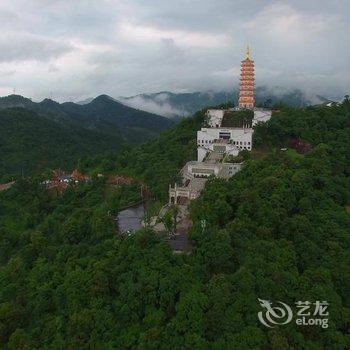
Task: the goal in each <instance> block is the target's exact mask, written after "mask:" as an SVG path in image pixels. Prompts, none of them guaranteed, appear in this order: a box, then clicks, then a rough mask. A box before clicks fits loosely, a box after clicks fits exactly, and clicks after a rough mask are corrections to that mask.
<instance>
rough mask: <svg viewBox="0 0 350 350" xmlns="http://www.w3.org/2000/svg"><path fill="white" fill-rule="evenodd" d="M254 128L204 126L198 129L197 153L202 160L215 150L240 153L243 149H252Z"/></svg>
mask: <svg viewBox="0 0 350 350" xmlns="http://www.w3.org/2000/svg"><path fill="white" fill-rule="evenodd" d="M252 140H253V129H252V128H250V127H246V128H202V129H201V130H199V131H197V147H198V148H197V155H198V158H197V159H198V161H199V162H202V161H203V160H204V158H205V156H206V155H207V154H208V153H210V152H213V151H219V152H222V153H226V154H227V155H233V156H236V155H238V152H239V151H241V150H244V149H246V150H249V151H250V150H251V149H252V142H253V141H252Z"/></svg>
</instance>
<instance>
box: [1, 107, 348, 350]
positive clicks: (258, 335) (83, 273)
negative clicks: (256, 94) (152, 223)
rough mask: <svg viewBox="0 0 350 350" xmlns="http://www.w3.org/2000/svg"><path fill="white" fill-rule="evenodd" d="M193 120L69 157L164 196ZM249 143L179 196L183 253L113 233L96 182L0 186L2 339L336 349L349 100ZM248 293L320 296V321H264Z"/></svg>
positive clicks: (344, 286) (146, 236) (265, 128)
mask: <svg viewBox="0 0 350 350" xmlns="http://www.w3.org/2000/svg"><path fill="white" fill-rule="evenodd" d="M202 121H203V113H198V114H197V115H196V116H195V117H194V118H193V119H188V120H185V121H183V122H182V123H180V124H179V125H178V126H176V127H175V128H174V129H172V130H169V131H166V132H165V133H163V134H162V135H161V136H159V137H158V138H157V139H155V140H152V141H149V142H147V143H146V144H145V145H144V146H142V147H137V148H135V149H129V150H128V151H126V153H125V154H123V155H119V156H118V155H116V156H113V155H109V156H105V157H92V158H84V159H82V160H81V162H80V167H81V168H85V169H92V171H96V172H97V171H100V170H101V169H102V170H106V171H111V172H112V171H118V172H124V173H126V174H129V175H132V176H137V177H139V178H140V179H143V180H144V181H145V182H147V183H148V184H149V185H150V188H151V189H152V190H153V192H154V193H155V194H156V195H157V197H159V198H161V199H162V198H165V196H166V191H167V181H169V180H171V179H172V178H174V177H176V171H177V170H178V169H179V168H181V166H182V165H183V164H184V162H185V161H186V160H187V159H189V158H190V157H192V156H193V153H194V152H195V131H196V129H197V128H198V126H199V125H200V124H201V122H202ZM296 141H297V142H296ZM301 142H304V143H308V144H309V145H310V149H308V150H307V151H305V150H303V151H300V150H298V147H295V145H298V143H299V144H300V143H301ZM255 145H256V146H257V148H258V149H257V152H255V153H254V152H253V154H252V157H251V159H249V160H247V161H246V163H245V166H244V168H243V169H242V171H241V172H239V173H238V174H236V175H235V176H234V177H233V178H231V179H230V180H229V181H224V180H219V179H211V180H209V182H208V183H207V186H206V188H205V190H204V192H203V194H202V196H201V197H200V198H199V199H197V200H195V201H194V202H192V203H191V207H190V210H191V217H192V219H193V228H192V230H191V233H190V235H191V237H192V239H193V242H194V248H193V251H192V254H190V255H182V254H180V255H173V254H172V252H171V250H170V248H169V247H168V245H167V244H166V243H165V242H164V241H163V239H162V238H161V237H159V236H157V235H156V234H155V233H153V232H152V231H149V230H141V231H140V232H137V233H136V234H134V235H133V236H130V237H120V236H118V235H116V234H115V223H114V220H113V218H112V217H111V216H109V214H110V213H111V211H112V212H113V211H114V210H115V208H117V207H118V206H120V204H121V201H122V198H123V197H124V196H125V193H123V191H124V190H123V189H122V188H111V187H108V186H106V184H105V183H104V181H103V180H101V179H99V180H97V179H95V180H94V181H93V182H92V183H89V184H81V185H78V186H76V187H72V188H70V189H69V190H67V191H66V192H65V193H64V194H63V195H62V196H56V195H54V194H52V193H50V192H47V191H43V190H42V188H41V187H40V186H39V185H38V184H37V183H36V181H35V180H33V181H25V182H24V181H20V182H18V183H17V184H16V185H15V186H14V187H12V188H11V189H10V190H8V191H3V192H0V234H1V236H0V237H1V241H0V252H1V256H0V262H1V270H0V344H1V346H2V347H5V348H6V347H7V348H9V349H35V348H37V349H38V348H47V349H49V348H50V349H51V348H54V349H220V350H221V349H240V350H244V349H273V350H281V349H290V350H291V349H311V350H313V349H315V350H316V349H331V350H332V349H334V350H340V349H344V350H346V349H349V348H350V338H349V327H350V298H349V297H350V293H349V291H350V284H349V282H350V265H349V258H350V213H349V212H350V209H349V208H350V181H349V175H350V158H349V154H350V103H349V101H345V102H344V103H343V104H342V105H339V106H333V107H331V108H329V107H309V108H306V109H303V110H300V109H282V110H281V111H280V112H279V113H275V114H274V115H273V117H272V119H271V120H270V121H269V122H268V123H267V124H264V125H259V126H258V127H257V130H256V133H255ZM293 147H294V148H296V149H293ZM281 148H283V149H285V148H287V149H286V150H281ZM128 195H130V194H128ZM202 220H206V225H205V227H204V226H203V225H202V222H203V221H202ZM258 298H261V299H267V300H281V301H283V302H285V303H288V304H290V305H293V304H294V302H295V301H297V300H310V301H315V300H326V301H328V302H329V304H330V306H329V313H330V315H329V328H327V329H323V328H321V327H317V326H309V327H302V326H297V325H296V324H295V323H290V324H288V325H283V326H278V327H276V328H271V329H268V328H266V327H264V326H263V325H261V324H260V323H259V321H258V318H257V313H258V312H259V311H260V310H261V308H260V305H259V302H258Z"/></svg>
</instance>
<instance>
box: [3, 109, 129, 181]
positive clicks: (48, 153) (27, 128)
mask: <svg viewBox="0 0 350 350" xmlns="http://www.w3.org/2000/svg"><path fill="white" fill-rule="evenodd" d="M0 123H1V128H0V154H1V157H0V179H1V177H3V179H4V180H5V181H6V179H7V180H9V179H10V178H11V177H12V176H14V177H19V176H21V175H24V176H28V175H31V174H34V173H39V172H42V171H43V170H45V169H54V168H62V169H71V168H72V167H74V165H75V164H76V163H77V160H78V159H79V158H80V157H82V156H84V155H86V154H97V153H102V152H104V151H105V150H106V149H114V150H118V149H120V148H121V147H122V145H123V140H122V139H119V138H115V137H112V136H108V137H107V136H104V137H101V134H100V133H98V132H97V131H93V130H89V129H85V128H80V127H75V126H73V125H69V126H68V125H64V124H60V123H57V122H56V121H54V120H52V119H50V118H46V117H43V116H41V115H38V114H37V113H36V112H33V111H30V110H28V109H24V108H11V109H3V110H0Z"/></svg>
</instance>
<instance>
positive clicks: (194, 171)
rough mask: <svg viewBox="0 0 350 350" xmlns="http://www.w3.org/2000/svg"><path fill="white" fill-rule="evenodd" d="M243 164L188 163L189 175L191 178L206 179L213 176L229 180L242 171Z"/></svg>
mask: <svg viewBox="0 0 350 350" xmlns="http://www.w3.org/2000/svg"><path fill="white" fill-rule="evenodd" d="M241 167H242V163H207V162H196V161H191V162H188V163H187V174H188V175H189V176H190V177H200V178H206V177H209V176H211V175H214V176H217V177H222V178H229V177H231V176H233V175H234V174H235V173H236V172H238V171H239V170H241Z"/></svg>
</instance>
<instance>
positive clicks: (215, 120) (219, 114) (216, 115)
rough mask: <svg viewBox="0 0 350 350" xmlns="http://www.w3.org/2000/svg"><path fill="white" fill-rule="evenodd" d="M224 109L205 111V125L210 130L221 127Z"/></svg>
mask: <svg viewBox="0 0 350 350" xmlns="http://www.w3.org/2000/svg"><path fill="white" fill-rule="evenodd" d="M224 113H225V110H224V109H208V110H207V123H208V125H209V126H210V127H212V128H218V127H219V126H221V122H222V119H223V117H224Z"/></svg>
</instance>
